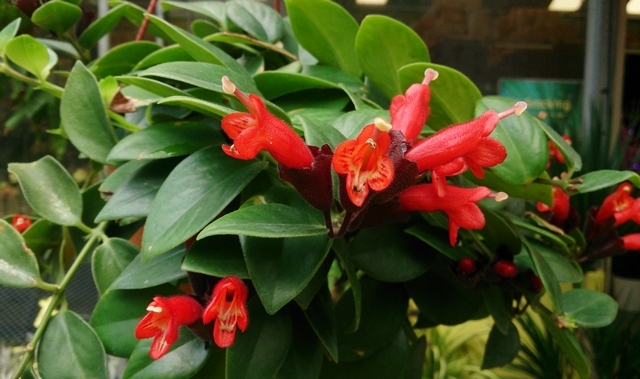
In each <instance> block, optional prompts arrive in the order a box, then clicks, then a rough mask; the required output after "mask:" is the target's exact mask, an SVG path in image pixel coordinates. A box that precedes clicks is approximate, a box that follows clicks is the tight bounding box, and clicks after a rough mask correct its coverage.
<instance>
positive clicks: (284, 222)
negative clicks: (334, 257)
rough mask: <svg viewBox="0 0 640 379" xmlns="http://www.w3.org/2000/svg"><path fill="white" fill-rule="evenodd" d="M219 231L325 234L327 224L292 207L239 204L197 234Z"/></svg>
mask: <svg viewBox="0 0 640 379" xmlns="http://www.w3.org/2000/svg"><path fill="white" fill-rule="evenodd" d="M220 234H239V235H244V236H252V237H265V238H286V237H303V236H316V235H326V234H327V228H326V226H324V225H323V224H321V223H319V222H318V221H317V220H316V219H315V218H313V217H311V216H310V215H309V214H307V213H305V212H303V211H300V210H298V209H296V208H294V207H290V206H287V205H283V204H262V205H257V206H252V207H245V208H241V209H239V210H237V211H235V212H231V213H228V214H226V215H224V216H222V217H220V218H219V219H216V220H215V221H214V222H212V223H211V224H209V225H207V227H206V228H204V230H203V231H202V232H200V234H199V235H198V238H203V237H208V236H213V235H220Z"/></svg>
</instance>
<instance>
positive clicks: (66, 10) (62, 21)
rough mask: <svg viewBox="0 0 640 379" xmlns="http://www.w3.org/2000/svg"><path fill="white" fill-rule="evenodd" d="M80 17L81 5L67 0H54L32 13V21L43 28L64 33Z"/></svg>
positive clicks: (60, 33)
mask: <svg viewBox="0 0 640 379" xmlns="http://www.w3.org/2000/svg"><path fill="white" fill-rule="evenodd" d="M80 17H82V9H80V7H79V6H77V5H74V4H70V3H68V2H66V1H60V0H52V1H50V2H48V3H45V4H42V5H41V6H40V7H38V9H36V11H35V12H33V15H31V21H32V22H33V23H34V24H36V25H38V26H39V27H41V28H44V29H47V30H51V31H52V32H54V33H56V34H59V35H62V34H64V33H65V32H66V31H67V30H69V29H71V28H72V27H73V25H75V24H76V22H78V20H80Z"/></svg>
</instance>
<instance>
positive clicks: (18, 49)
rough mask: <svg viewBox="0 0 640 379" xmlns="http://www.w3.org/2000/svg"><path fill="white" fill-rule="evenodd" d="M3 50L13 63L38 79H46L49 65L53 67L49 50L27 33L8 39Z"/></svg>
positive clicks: (49, 68)
mask: <svg viewBox="0 0 640 379" xmlns="http://www.w3.org/2000/svg"><path fill="white" fill-rule="evenodd" d="M4 52H5V54H6V55H7V58H9V59H10V60H11V61H13V63H15V64H17V65H18V66H20V67H22V68H24V69H25V70H27V71H29V72H30V73H32V74H33V75H35V77H36V78H38V79H40V81H45V80H46V79H47V77H48V76H49V72H50V70H51V67H53V64H51V61H52V57H51V55H50V52H51V51H50V50H47V48H46V47H45V46H44V45H43V44H42V43H40V42H38V41H36V40H35V38H33V37H31V36H30V35H28V34H23V35H21V36H18V37H16V38H14V39H12V40H11V41H9V42H8V43H7V44H6V46H5V48H4ZM56 60H57V58H56ZM54 64H55V62H54Z"/></svg>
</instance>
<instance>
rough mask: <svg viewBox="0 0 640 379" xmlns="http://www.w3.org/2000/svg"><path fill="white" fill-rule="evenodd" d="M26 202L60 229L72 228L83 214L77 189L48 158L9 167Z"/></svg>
mask: <svg viewBox="0 0 640 379" xmlns="http://www.w3.org/2000/svg"><path fill="white" fill-rule="evenodd" d="M9 172H10V173H12V174H14V175H15V176H16V177H18V182H19V183H20V188H21V189H22V193H23V194H24V197H25V198H26V199H27V202H28V203H29V205H30V206H31V208H33V210H34V211H36V213H38V214H39V215H40V216H42V217H44V218H46V219H48V220H50V221H53V222H55V223H56V224H60V225H75V224H77V223H78V222H79V221H80V216H81V214H82V198H81V195H80V189H79V188H78V186H77V185H76V182H75V181H74V180H73V178H72V177H71V175H69V173H68V172H67V170H65V168H64V167H62V165H61V164H60V163H59V162H58V161H57V160H55V159H54V158H53V157H51V156H49V155H47V156H45V157H43V158H40V159H39V160H37V161H35V162H32V163H10V164H9Z"/></svg>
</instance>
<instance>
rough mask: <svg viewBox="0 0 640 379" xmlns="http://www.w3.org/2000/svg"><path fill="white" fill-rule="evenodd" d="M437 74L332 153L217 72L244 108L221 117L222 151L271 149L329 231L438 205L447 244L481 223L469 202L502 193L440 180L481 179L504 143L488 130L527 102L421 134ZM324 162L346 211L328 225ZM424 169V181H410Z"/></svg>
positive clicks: (240, 154) (248, 155) (329, 190)
mask: <svg viewBox="0 0 640 379" xmlns="http://www.w3.org/2000/svg"><path fill="white" fill-rule="evenodd" d="M437 76H438V73H437V72H436V71H435V70H432V69H427V70H426V72H425V76H424V80H423V81H422V83H419V84H414V85H412V86H411V87H409V89H407V91H406V92H405V94H404V95H397V96H396V97H394V98H393V100H392V102H391V107H390V116H391V123H388V122H386V121H385V120H383V119H380V118H378V119H376V120H375V121H374V123H373V124H370V125H367V126H365V127H364V129H363V130H362V131H361V132H360V134H359V135H358V137H357V138H356V139H355V140H348V141H345V142H343V143H341V144H340V145H338V146H337V147H336V149H335V152H333V153H332V152H331V149H330V148H329V147H328V146H327V145H325V146H322V147H320V148H318V147H315V146H307V145H306V144H305V142H304V141H303V140H302V139H301V138H300V137H299V136H298V135H297V134H296V133H295V132H294V131H293V130H292V129H291V128H290V127H289V126H288V125H287V124H286V123H285V122H283V121H282V120H280V119H278V118H277V117H275V116H274V115H272V114H271V113H269V111H268V110H267V109H266V107H265V105H264V103H263V102H262V100H261V99H260V98H259V97H258V96H256V95H253V94H252V95H249V96H246V95H245V94H244V93H242V92H241V91H240V90H238V89H237V88H236V86H235V85H234V84H233V83H231V81H229V79H228V78H227V77H224V78H223V79H222V86H223V89H224V91H225V92H226V93H228V94H234V95H235V96H236V97H237V98H238V99H239V100H240V101H241V102H242V103H243V104H244V105H245V107H246V108H247V109H248V111H249V113H243V112H239V113H233V114H230V115H228V116H226V117H224V118H223V119H222V129H223V130H224V131H225V132H226V133H227V135H228V136H229V137H230V138H231V139H232V140H233V144H232V145H231V146H227V145H225V146H223V150H224V152H225V153H227V154H228V155H230V156H232V157H235V158H239V159H252V158H254V157H255V156H256V155H257V154H258V152H260V151H262V150H265V151H268V152H269V153H271V155H272V156H273V157H274V158H275V159H276V160H277V161H278V162H279V169H280V174H281V177H282V178H283V179H285V180H287V181H289V182H291V183H292V184H293V185H294V187H295V188H296V189H297V190H298V192H299V193H300V194H301V196H302V197H304V198H305V199H306V200H307V201H308V202H309V203H310V204H311V205H313V206H314V207H316V208H317V209H319V210H321V211H323V212H324V213H325V219H326V220H327V226H328V228H329V234H330V235H331V236H333V237H338V236H341V235H342V234H344V233H345V232H346V231H349V230H354V229H356V228H357V227H358V226H359V225H361V224H363V223H364V224H367V225H369V224H372V223H373V224H375V222H376V221H375V220H374V221H371V220H369V222H368V223H367V222H366V220H365V219H366V218H372V217H373V215H376V214H378V213H384V214H386V215H387V219H390V218H391V217H389V216H388V215H389V214H390V213H393V212H396V213H399V212H407V211H413V210H417V211H425V212H433V211H444V212H445V213H446V215H447V217H448V218H449V231H450V242H451V245H455V243H456V240H457V235H458V229H459V228H460V227H462V228H465V229H481V228H483V227H484V224H485V219H484V215H483V214H482V212H481V211H480V208H478V206H477V205H476V203H477V202H478V201H479V200H481V199H483V198H486V197H492V198H495V199H496V200H497V201H500V200H502V199H504V198H506V194H503V193H500V194H492V193H491V192H490V190H489V189H488V188H486V187H476V188H461V187H456V186H453V185H449V184H447V181H446V178H447V177H448V176H454V175H459V174H462V173H463V172H465V171H466V170H467V169H470V170H471V172H472V173H473V174H474V175H475V176H476V177H478V178H482V177H483V176H484V172H483V168H484V167H493V166H495V165H497V164H499V163H501V162H503V161H504V159H505V158H506V155H507V152H506V149H505V148H504V146H503V145H502V144H501V143H500V142H499V141H497V140H495V139H493V138H490V137H489V135H490V134H491V132H492V131H493V130H494V128H495V127H496V124H497V123H498V121H500V119H502V118H504V117H507V116H509V115H512V114H517V115H520V114H521V113H522V112H523V111H524V110H525V108H526V104H525V103H523V102H518V103H516V104H515V105H514V106H513V107H512V108H510V109H507V110H506V111H503V112H501V113H497V112H495V111H491V110H490V111H487V112H485V113H483V114H482V115H481V116H480V117H478V118H477V119H475V120H472V121H469V122H466V123H462V124H457V125H453V126H450V127H447V128H445V129H442V130H440V131H438V132H437V133H435V134H434V135H431V136H429V137H426V138H422V139H421V138H419V137H420V132H421V131H422V129H423V127H424V125H425V123H426V121H427V117H428V116H429V112H430V110H429V101H430V98H431V90H430V88H429V83H430V82H431V81H432V80H434V79H436V78H437ZM331 167H333V169H334V171H335V172H336V173H337V174H338V177H339V179H340V206H341V207H342V209H343V210H345V216H344V219H343V220H342V223H341V224H340V225H335V229H334V225H333V224H332V222H331V216H330V209H331V208H332V206H333V204H334V199H333V186H332V182H331V172H330V170H331ZM429 173H430V175H431V183H423V184H417V183H418V182H419V181H420V180H421V179H422V178H423V177H424V176H425V175H427V174H429ZM376 209H379V210H383V212H376ZM383 222H384V221H383Z"/></svg>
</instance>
